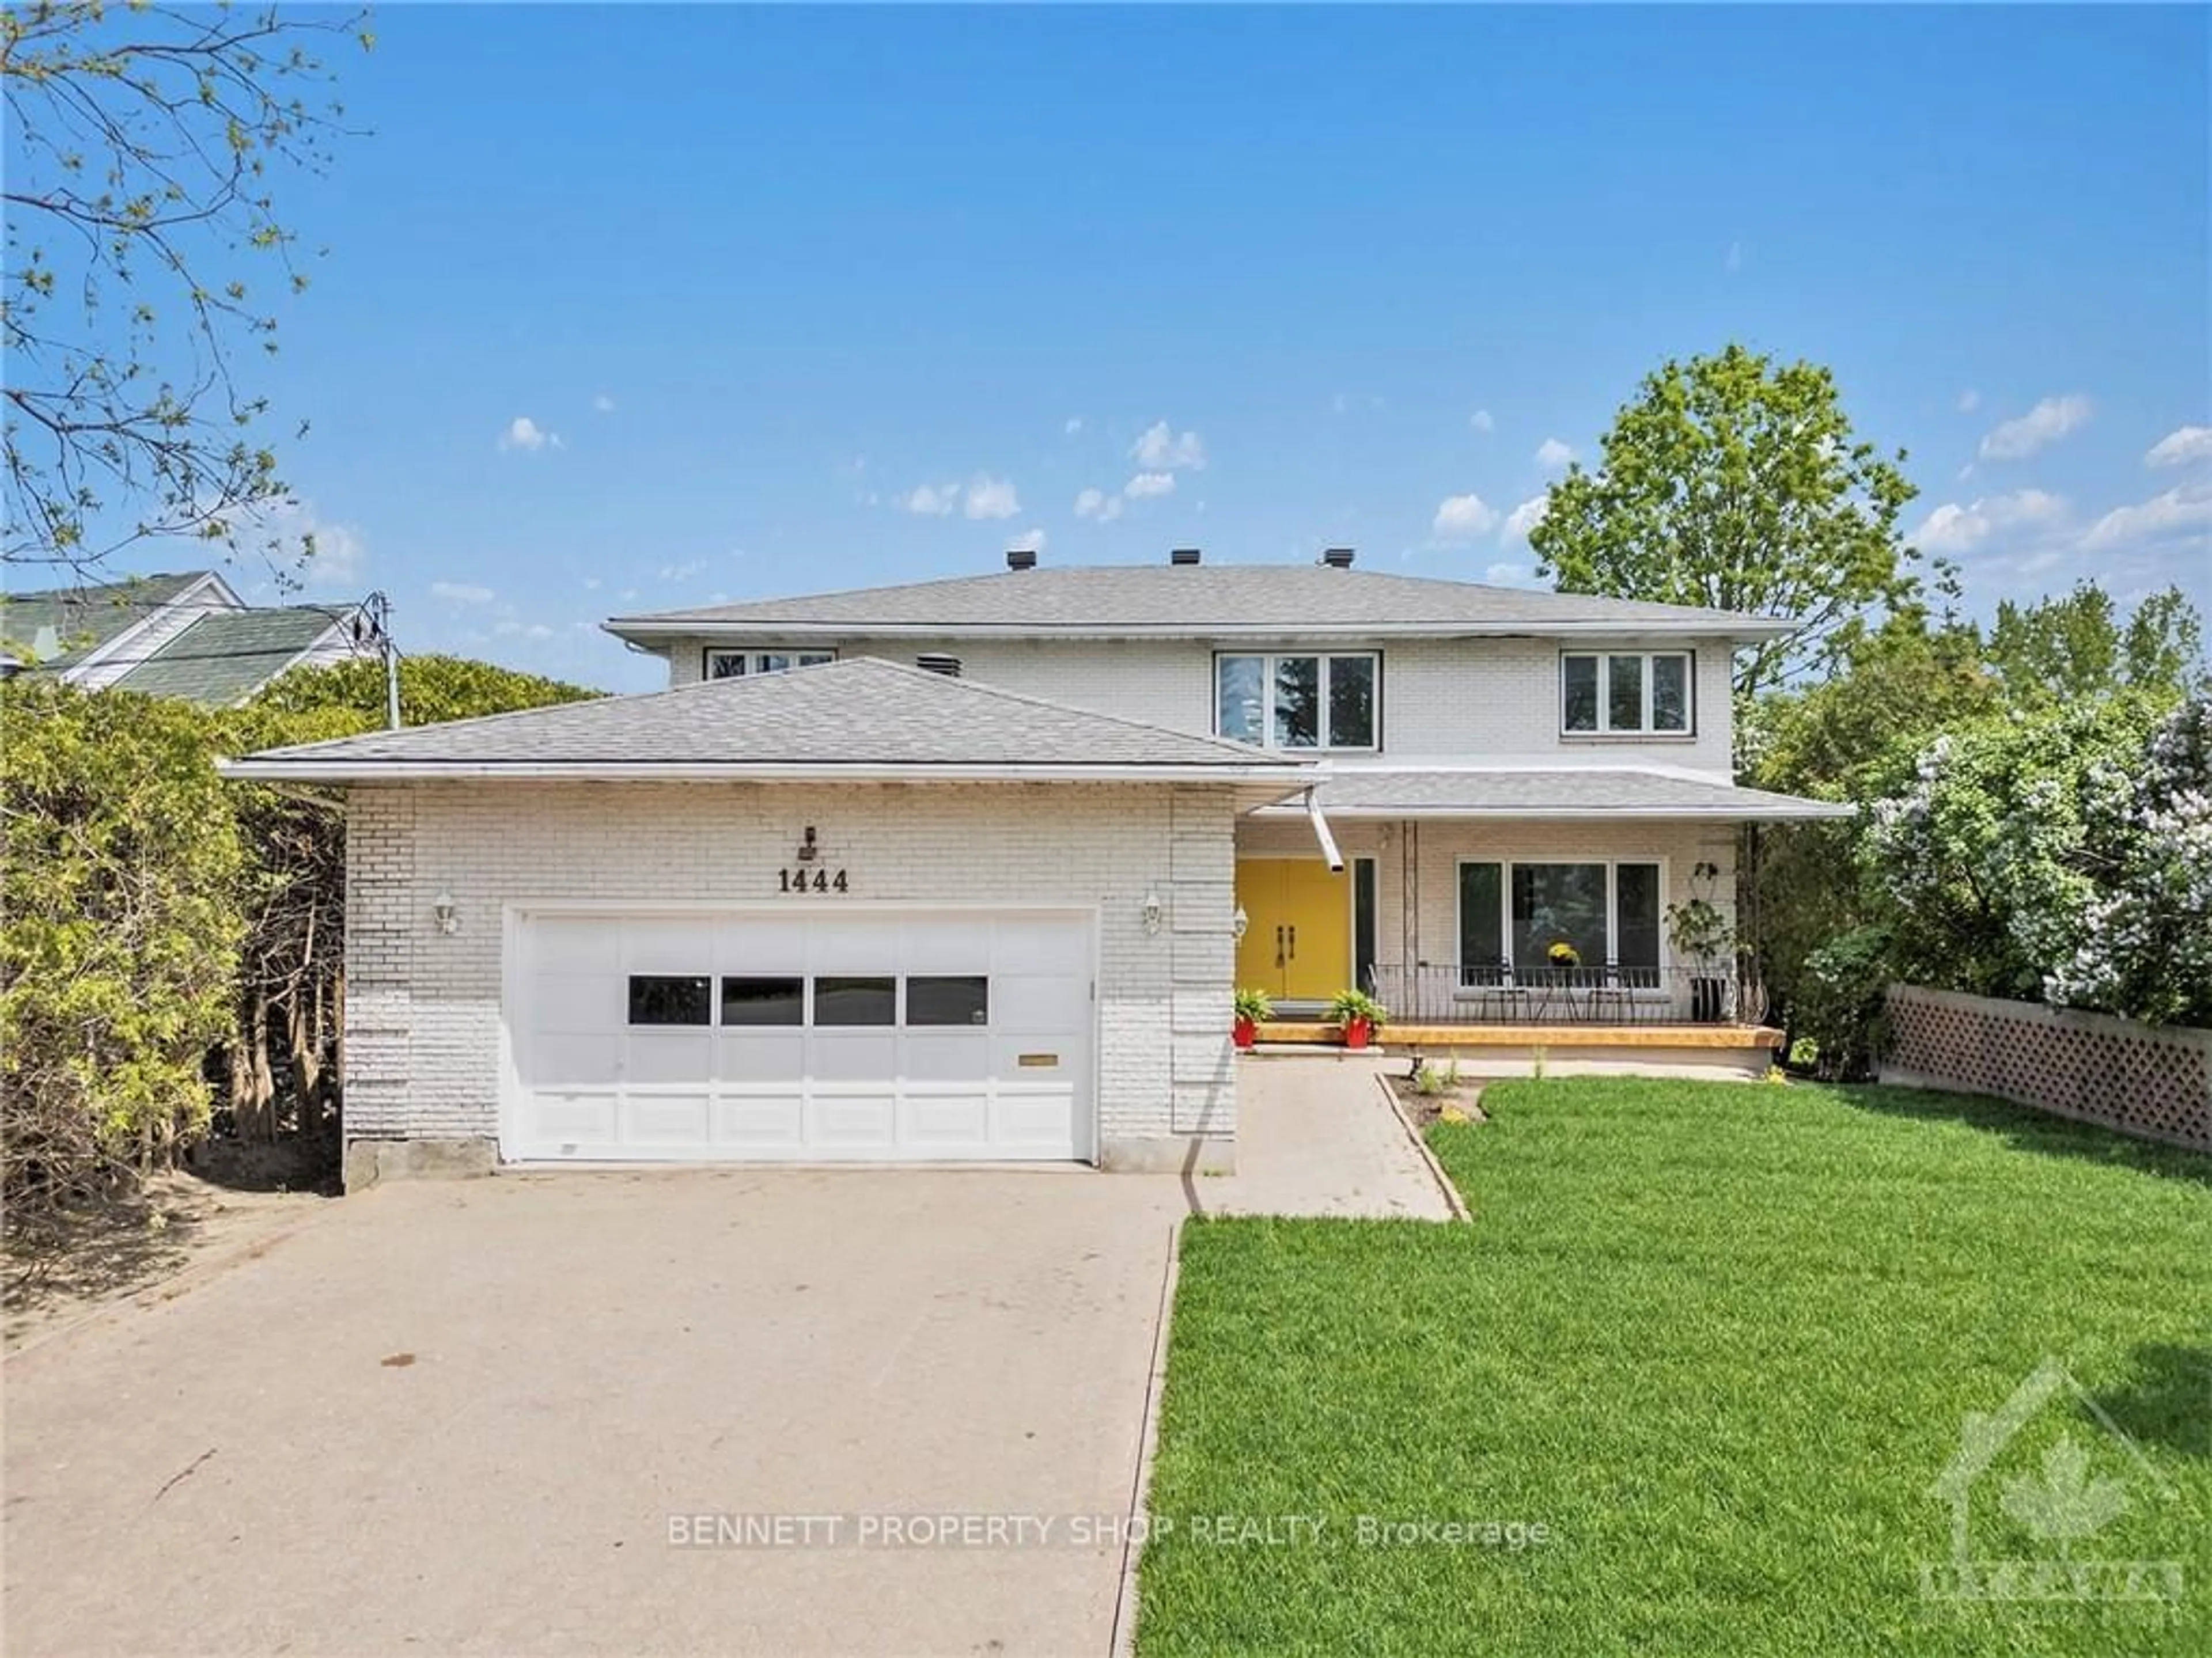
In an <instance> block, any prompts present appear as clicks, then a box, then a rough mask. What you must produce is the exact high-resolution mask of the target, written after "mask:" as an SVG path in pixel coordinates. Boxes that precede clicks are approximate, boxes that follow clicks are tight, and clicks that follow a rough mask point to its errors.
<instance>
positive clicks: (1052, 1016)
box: [501, 910, 1092, 1163]
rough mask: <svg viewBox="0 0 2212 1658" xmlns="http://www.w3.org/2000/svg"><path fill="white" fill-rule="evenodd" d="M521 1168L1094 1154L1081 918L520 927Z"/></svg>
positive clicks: (902, 917) (652, 920)
mask: <svg viewBox="0 0 2212 1658" xmlns="http://www.w3.org/2000/svg"><path fill="white" fill-rule="evenodd" d="M512 936H513V941H514V942H513V949H514V951H515V959H514V961H513V963H510V968H509V972H508V976H507V987H508V988H507V1030H508V1033H509V1038H510V1043H511V1052H512V1054H513V1066H514V1073H515V1081H514V1085H513V1089H512V1090H511V1093H510V1097H509V1099H508V1101H507V1110H506V1114H505V1119H504V1126H503V1128H502V1132H501V1151H502V1153H503V1154H504V1155H505V1156H506V1157H507V1158H509V1159H510V1160H513V1161H538V1160H546V1161H573V1162H586V1161H601V1160H611V1161H623V1162H650V1163H663V1162H748V1161H763V1160H781V1161H786V1162H816V1161H822V1162H831V1161H838V1160H849V1161H875V1160H884V1161H951V1160H961V1159H975V1158H987V1159H1003V1158H1024V1159H1046V1160H1067V1159H1074V1158H1086V1157H1090V1156H1091V963H1092V945H1091V938H1092V926H1091V918H1089V917H1088V916H1084V915H1071V914H1066V913H1064V912H1046V913H1041V912H1036V911H997V910H955V911H944V912H931V913H929V914H920V913H913V912H907V913H894V912H885V911H876V912H864V913H853V912H844V913H839V914H813V915H805V916H799V915H788V914H765V913H760V912H755V911H746V912H742V913H727V912H726V913H720V914H622V915H610V914H573V913H569V914H564V913H560V912H557V911H547V910H533V911H531V912H529V913H526V914H524V915H522V916H521V917H520V920H519V921H518V924H517V926H516V929H515V932H514V933H513V935H512Z"/></svg>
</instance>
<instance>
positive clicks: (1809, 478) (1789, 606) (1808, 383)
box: [1528, 344, 1923, 698]
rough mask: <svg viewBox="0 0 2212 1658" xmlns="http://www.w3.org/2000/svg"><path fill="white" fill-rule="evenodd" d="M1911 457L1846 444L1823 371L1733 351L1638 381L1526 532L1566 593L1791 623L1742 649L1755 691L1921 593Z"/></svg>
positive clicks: (1742, 673) (1836, 399) (1747, 684)
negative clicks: (1910, 513)
mask: <svg viewBox="0 0 2212 1658" xmlns="http://www.w3.org/2000/svg"><path fill="white" fill-rule="evenodd" d="M1904 460H1905V453H1904V452H1903V451H1902V450H1899V451H1898V452H1897V453H1896V454H1895V455H1894V456H1893V457H1884V456H1883V455H1882V454H1881V453H1880V452H1878V451H1877V450H1876V449H1875V446H1874V445H1872V444H1870V443H1866V442H1863V441H1862V440H1859V439H1858V438H1857V435H1856V434H1854V432H1853V430H1852V427H1851V422H1850V417H1849V416H1847V415H1845V413H1844V406H1843V400H1842V398H1841V397H1840V395H1839V394H1838V391H1837V388H1836V382H1835V378H1834V376H1833V375H1832V374H1830V373H1829V372H1828V370H1826V368H1823V367H1819V366H1817V365H1815V364H1813V363H1809V362H1795V363H1781V364H1778V363H1777V362H1775V361H1773V360H1772V359H1771V358H1769V357H1766V356H1764V355H1759V353H1756V352H1753V351H1748V350H1746V349H1744V348H1743V347H1741V346H1740V345H1733V344H1732V345H1729V347H1728V348H1727V349H1724V350H1723V351H1721V352H1720V353H1719V354H1718V355H1713V356H1701V357H1693V358H1692V359H1691V360H1690V361H1688V362H1676V361H1668V362H1667V363H1665V364H1664V365H1662V367H1660V368H1659V369H1658V370H1656V372H1655V373H1653V374H1650V376H1649V377H1648V378H1646V379H1645V380H1644V384H1643V386H1642V388H1641V389H1640V390H1639V392H1638V394H1637V396H1636V397H1635V398H1633V399H1632V401H1631V402H1629V403H1628V404H1626V405H1625V406H1624V407H1623V408H1622V409H1621V410H1620V413H1619V415H1618V416H1615V417H1614V421H1613V429H1612V430H1611V431H1609V432H1608V433H1607V434H1606V436H1605V439H1604V446H1603V453H1602V455H1601V459H1600V460H1599V463H1598V465H1597V466H1596V468H1595V470H1594V471H1584V470H1583V468H1582V467H1581V466H1580V465H1574V466H1571V467H1570V468H1569V469H1568V471H1567V475H1566V477H1564V478H1562V479H1560V480H1559V483H1556V484H1554V485H1553V487H1552V490H1551V495H1550V497H1549V500H1548V502H1547V507H1546V511H1545V513H1544V517H1543V519H1542V521H1541V523H1539V524H1538V525H1537V526H1536V527H1535V529H1534V531H1531V532H1530V534H1529V537H1528V542H1529V545H1530V546H1531V547H1532V548H1533V549H1534V550H1535V553H1536V556H1537V558H1538V560H1539V565H1538V568H1539V571H1540V572H1541V574H1546V575H1548V576H1549V577H1551V578H1552V580H1553V584H1554V585H1555V586H1557V587H1558V588H1559V591H1561V592H1575V593H1603V594H1607V595H1609V596H1611V597H1613V598H1641V599H1654V600H1658V601H1661V602H1663V603H1668V604H1704V605H1713V606H1717V607H1719V608H1721V609H1723V610H1743V611H1747V612H1749V613H1751V614H1753V615H1755V616H1775V617H1789V618H1791V619H1793V620H1794V621H1795V622H1796V624H1797V625H1796V627H1795V628H1794V629H1792V630H1791V631H1790V633H1789V634H1788V635H1786V636H1785V637H1783V638H1781V639H1778V640H1774V641H1769V642H1767V643H1765V644H1761V645H1759V646H1756V647H1752V648H1750V649H1749V650H1747V651H1746V652H1744V653H1742V655H1741V657H1740V658H1739V659H1738V662H1737V668H1736V689H1737V692H1738V695H1739V696H1740V697H1741V698H1748V697H1751V696H1753V695H1757V694H1759V692H1762V691H1765V690H1767V689H1771V688H1772V687H1774V686H1776V685H1778V684H1780V683H1784V681H1786V680H1787V679H1789V678H1790V677H1791V676H1792V675H1794V674H1796V673H1797V672H1799V671H1802V670H1803V669H1805V668H1806V667H1808V666H1809V665H1813V664H1814V663H1817V662H1820V661H1822V660H1824V659H1832V658H1833V657H1834V656H1835V654H1836V653H1838V652H1839V651H1843V650H1846V649H1848V647H1850V644H1851V643H1852V642H1853V641H1854V640H1855V639H1856V637H1857V635H1858V633H1859V632H1860V631H1861V630H1862V629H1863V628H1864V627H1865V626H1866V625H1867V623H1868V620H1869V617H1870V616H1879V615H1880V614H1881V613H1882V612H1884V611H1893V610H1899V609H1903V608H1907V607H1910V606H1911V605H1913V604H1917V603H1918V602H1920V600H1921V596H1922V589H1923V582H1922V579H1921V572H1920V560H1919V556H1918V554H1917V552H1916V551H1915V550H1913V549H1912V548H1911V546H1910V545H1909V544H1907V543H1906V542H1905V538H1904V537H1903V536H1902V535H1901V534H1900V533H1899V529H1898V515H1899V513H1901V512H1902V511H1903V510H1904V508H1905V504H1906V503H1907V502H1908V501H1911V499H1912V497H1913V495H1915V494H1916V493H1917V492H1916V491H1915V489H1913V487H1912V485H1911V483H1908V482H1907V481H1906V479H1905V474H1904V472H1903V471H1901V470H1900V468H1901V465H1902V463H1903V462H1904Z"/></svg>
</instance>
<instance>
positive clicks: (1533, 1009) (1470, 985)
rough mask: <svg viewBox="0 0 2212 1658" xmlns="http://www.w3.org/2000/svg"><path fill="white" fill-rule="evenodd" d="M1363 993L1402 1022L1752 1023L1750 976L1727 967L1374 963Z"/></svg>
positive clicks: (1756, 1002) (1761, 1005) (1754, 995)
mask: <svg viewBox="0 0 2212 1658" xmlns="http://www.w3.org/2000/svg"><path fill="white" fill-rule="evenodd" d="M1367 976H1368V981H1369V982H1368V992H1369V993H1370V995H1372V996H1373V997H1374V998H1375V999H1376V1000H1377V1001H1379V1002H1381V1003H1382V1004H1383V1006H1384V1007H1385V1008H1387V1009H1388V1010H1389V1015H1390V1023H1392V1024H1394V1025H1407V1024H1526V1025H1546V1024H1569V1025H1573V1024H1595V1025H1655V1024H1656V1025H1668V1024H1704V1025H1720V1024H1755V1023H1758V1022H1759V1020H1760V1019H1761V1018H1763V1017H1765V1013H1766V993H1765V990H1764V988H1763V987H1761V986H1760V985H1759V981H1758V979H1757V977H1756V976H1755V975H1752V974H1750V973H1749V972H1747V971H1739V970H1738V969H1736V968H1735V966H1733V965H1732V964H1728V963H1715V964H1714V965H1713V966H1712V967H1711V968H1694V967H1619V966H1611V965H1607V966H1601V967H1534V968H1529V967H1522V968H1516V967H1507V966H1493V967H1473V966H1465V965H1462V964H1460V963H1449V962H1423V963H1419V965H1418V966H1415V967H1413V968H1404V967H1395V966H1391V967H1386V966H1383V964H1382V963H1376V965H1375V966H1374V967H1373V968H1371V969H1369V971H1368V975H1367Z"/></svg>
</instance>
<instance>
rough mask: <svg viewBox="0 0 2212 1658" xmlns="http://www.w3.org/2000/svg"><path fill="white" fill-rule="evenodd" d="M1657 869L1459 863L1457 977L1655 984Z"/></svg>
mask: <svg viewBox="0 0 2212 1658" xmlns="http://www.w3.org/2000/svg"><path fill="white" fill-rule="evenodd" d="M1660 885H1661V881H1660V866H1659V865H1658V864H1657V863H1656V862H1655V861H1651V860H1648V859H1620V860H1618V861H1606V862H1599V861H1595V860H1588V861H1579V862H1569V861H1565V860H1559V861H1556V862H1553V861H1548V860H1547V861H1541V862H1540V861H1536V860H1533V859H1532V860H1529V861H1526V862H1523V861H1520V860H1517V859H1462V860H1461V862H1460V865H1459V961H1460V982H1461V983H1462V985H1468V986H1480V985H1487V984H1496V983H1500V982H1512V981H1516V980H1518V981H1539V982H1541V981H1546V980H1547V979H1548V980H1549V981H1553V982H1559V983H1566V984H1572V985H1601V984H1628V985H1631V986H1633V985H1638V984H1643V985H1647V986H1652V987H1656V985H1657V984H1658V982H1659V975H1658V969H1659V967H1660V965H1661V963H1660V954H1659V922H1660V916H1661V914H1662V908H1663V906H1662V903H1661V894H1660Z"/></svg>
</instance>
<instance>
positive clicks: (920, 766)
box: [222, 657, 1320, 794]
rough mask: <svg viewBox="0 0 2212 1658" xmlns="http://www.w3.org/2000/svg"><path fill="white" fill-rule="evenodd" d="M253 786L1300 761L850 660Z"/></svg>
mask: <svg viewBox="0 0 2212 1658" xmlns="http://www.w3.org/2000/svg"><path fill="white" fill-rule="evenodd" d="M222 772H223V774H224V775H226V776H229V777H237V778H246V779H252V780H258V781H264V782H280V781H297V782H377V781H391V780H408V779H429V778H453V777H465V778H499V777H514V778H542V777H578V778H605V779H624V778H641V779H656V780H666V779H671V778H758V779H764V780H772V779H777V778H807V779H819V778H824V777H830V778H836V777H843V778H850V779H853V780H863V779H867V780H1008V781H1021V780H1091V781H1129V780H1137V781H1162V782H1165V781H1176V780H1192V781H1215V782H1226V783H1249V784H1264V785H1268V786H1273V787H1276V788H1279V790H1280V791H1281V793H1285V794H1287V793H1292V792H1294V791H1296V790H1297V789H1300V788H1303V787H1304V786H1307V785H1308V784H1309V783H1310V782H1312V781H1313V780H1315V779H1316V777H1317V776H1318V775H1319V774H1320V768H1318V767H1316V765H1314V764H1313V763H1312V762H1305V761H1300V760H1297V759H1295V758H1292V757H1291V756H1284V755H1275V754H1270V753H1267V751H1265V750H1261V749H1256V748H1253V747H1250V746H1249V745H1248V744H1243V743H1232V742H1229V741H1226V740H1225V739H1223V738H1212V737H1200V736H1194V735H1192V734H1190V733H1188V732H1177V731H1170V730H1169V729H1167V728H1165V727H1164V726H1150V725H1146V724H1144V723H1142V722H1140V721H1138V720H1123V719H1120V718H1117V717H1115V716H1114V715H1111V714H1092V713H1089V712H1086V711H1085V710H1082V709H1078V708H1066V707H1063V706H1061V705H1060V704H1059V703H1055V702H1048V701H1043V700H1042V699H1040V698H1036V697H1031V696H1024V695H1020V694H1018V693H1017V692H1013V691H1006V690H1000V689H997V688H995V687H993V686H987V685H981V684H977V683H973V682H971V681H968V680H962V679H956V678H952V677H949V676H947V675H944V674H939V673H931V672H927V671H923V670H921V669H918V668H910V667H907V666H904V665H901V664H897V663H891V662H884V661H878V660H876V659H872V658H867V657H858V658H851V659H845V660H842V661H837V662H830V663H824V664H822V665H818V666H814V667H805V668H793V669H791V670H788V671H785V672H781V673H772V674H758V675H748V676H744V677H738V678H732V679H718V680H710V681H708V682H706V683H701V684H696V685H685V686H681V687H678V688H677V689H672V690H666V691H658V692H653V693H651V694H648V695H638V696H611V697H605V698H601V699H599V700H597V701H588V702H569V703H563V704H562V705H560V706H558V707H555V708H532V709H528V710H526V711H524V712H521V713H518V714H492V715H489V716H486V717H484V718H482V719H477V720H452V721H448V722H447V723H445V724H442V725H436V726H416V727H413V728H411V729H406V730H401V731H396V732H372V733H369V734H368V735H365V736H362V737H350V738H340V739H338V740H337V741H334V742H327V743H309V744H301V745H299V746H296V747H292V748H283V749H270V750H264V751H263V752H261V753H259V754H255V755H251V756H247V757H246V758H244V759H242V760H232V761H226V762H223V763H222Z"/></svg>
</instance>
